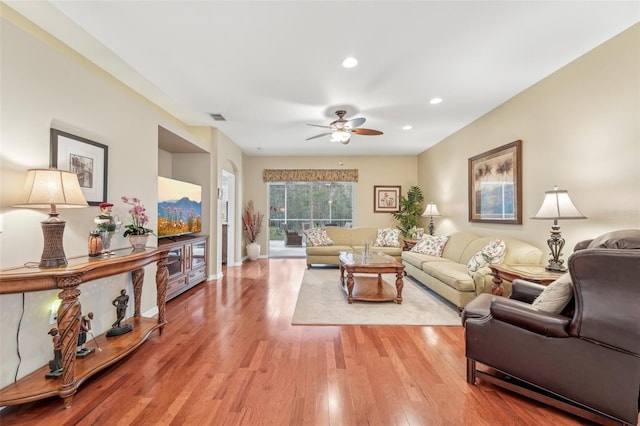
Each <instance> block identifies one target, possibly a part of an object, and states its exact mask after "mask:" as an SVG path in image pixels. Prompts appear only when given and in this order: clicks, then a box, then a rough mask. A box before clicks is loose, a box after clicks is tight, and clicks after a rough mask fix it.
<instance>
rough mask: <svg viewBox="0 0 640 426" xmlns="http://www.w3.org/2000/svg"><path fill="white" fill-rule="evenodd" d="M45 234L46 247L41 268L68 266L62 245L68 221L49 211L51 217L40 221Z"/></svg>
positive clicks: (41, 258) (41, 260)
mask: <svg viewBox="0 0 640 426" xmlns="http://www.w3.org/2000/svg"><path fill="white" fill-rule="evenodd" d="M40 224H41V225H42V234H43V235H44V248H43V249H42V256H41V257H40V264H39V265H38V266H39V267H40V268H61V267H63V266H67V257H66V256H65V254H64V248H63V247H62V236H63V234H64V226H65V225H66V222H65V221H64V220H61V219H58V214H57V213H49V219H47V220H45V221H43V222H40Z"/></svg>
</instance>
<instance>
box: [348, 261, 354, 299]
mask: <svg viewBox="0 0 640 426" xmlns="http://www.w3.org/2000/svg"><path fill="white" fill-rule="evenodd" d="M347 300H348V301H349V304H351V303H353V272H352V271H350V270H349V269H347Z"/></svg>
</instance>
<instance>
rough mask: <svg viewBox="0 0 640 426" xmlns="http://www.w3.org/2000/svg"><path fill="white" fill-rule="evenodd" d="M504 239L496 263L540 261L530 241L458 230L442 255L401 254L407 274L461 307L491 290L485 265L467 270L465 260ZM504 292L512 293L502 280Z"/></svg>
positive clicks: (450, 238)
mask: <svg viewBox="0 0 640 426" xmlns="http://www.w3.org/2000/svg"><path fill="white" fill-rule="evenodd" d="M496 239H500V240H502V241H504V243H505V244H504V245H505V248H506V250H505V251H504V258H503V259H502V260H501V261H500V262H499V263H506V264H510V265H518V264H529V265H531V264H535V265H537V264H541V262H542V259H543V256H544V254H543V252H542V251H541V250H540V249H538V248H537V247H534V246H532V245H530V244H527V243H525V242H523V241H519V240H516V239H513V238H502V237H496V236H492V237H481V236H478V235H475V234H472V233H468V232H457V233H453V234H451V235H450V236H449V239H448V240H447V241H446V243H445V245H444V249H443V250H442V253H441V256H432V255H429V254H421V253H417V252H413V251H404V252H402V253H401V259H402V263H403V264H404V270H405V272H406V274H407V275H409V276H411V277H413V278H414V279H416V280H417V281H419V282H421V283H422V284H424V285H425V286H427V287H428V288H430V289H431V290H433V291H434V292H436V293H438V294H439V295H440V296H442V297H444V298H445V299H447V300H448V301H450V302H451V303H453V304H454V305H456V306H457V307H458V309H459V310H462V308H464V306H465V305H466V304H467V303H469V302H470V301H471V300H473V299H474V298H475V297H476V296H477V295H479V294H481V293H490V292H491V286H492V283H493V275H492V274H491V270H490V269H489V267H488V266H483V267H480V268H479V269H478V270H477V271H475V272H473V274H470V273H469V268H468V263H469V260H471V258H472V257H474V256H476V254H477V253H478V252H479V251H480V250H482V249H483V248H484V247H485V246H487V245H488V244H489V243H491V242H492V241H495V240H496ZM503 286H504V294H505V295H509V294H510V293H511V282H508V281H503Z"/></svg>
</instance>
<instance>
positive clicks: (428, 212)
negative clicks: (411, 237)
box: [422, 202, 440, 235]
mask: <svg viewBox="0 0 640 426" xmlns="http://www.w3.org/2000/svg"><path fill="white" fill-rule="evenodd" d="M422 216H424V217H428V218H429V235H433V231H435V229H436V225H435V223H434V222H433V218H434V217H437V216H440V212H438V207H437V206H436V205H435V203H433V202H432V203H429V204H427V207H426V208H425V209H424V213H422Z"/></svg>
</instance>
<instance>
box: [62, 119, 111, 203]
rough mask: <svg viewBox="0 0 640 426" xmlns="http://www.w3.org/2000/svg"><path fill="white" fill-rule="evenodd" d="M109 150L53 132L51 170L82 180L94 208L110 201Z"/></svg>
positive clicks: (65, 134)
mask: <svg viewBox="0 0 640 426" xmlns="http://www.w3.org/2000/svg"><path fill="white" fill-rule="evenodd" d="M108 153H109V147H108V146H106V145H102V144H100V143H98V142H94V141H91V140H89V139H85V138H82V137H80V136H75V135H72V134H70V133H66V132H63V131H61V130H57V129H51V159H50V163H51V166H53V167H57V168H58V169H60V170H68V171H70V172H73V173H75V174H76V175H77V176H78V182H80V188H81V189H82V193H83V194H84V198H85V199H86V200H87V203H89V205H90V206H97V205H98V204H100V203H104V202H106V201H107V164H108Z"/></svg>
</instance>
